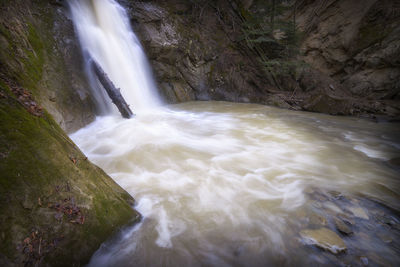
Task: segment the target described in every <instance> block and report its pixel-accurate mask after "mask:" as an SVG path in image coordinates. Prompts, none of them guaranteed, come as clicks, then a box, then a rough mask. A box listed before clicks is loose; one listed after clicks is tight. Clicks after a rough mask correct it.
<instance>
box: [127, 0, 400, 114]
mask: <svg viewBox="0 0 400 267" xmlns="http://www.w3.org/2000/svg"><path fill="white" fill-rule="evenodd" d="M120 2H121V3H122V4H123V5H125V6H126V7H128V10H129V13H130V16H131V20H132V24H133V27H134V30H135V31H136V32H137V33H138V34H139V36H140V37H141V41H142V44H143V46H144V47H145V49H146V52H147V54H148V56H149V58H150V61H151V63H152V66H153V69H154V73H155V76H156V78H157V80H158V83H159V87H160V91H161V92H162V94H163V95H164V97H165V99H166V100H167V101H168V102H171V103H175V102H183V101H188V100H227V101H235V102H253V103H262V104H269V105H275V106H279V107H284V108H290V109H295V110H307V111H315V112H323V113H329V114H334V115H366V114H369V115H368V116H375V115H385V116H389V117H392V118H397V117H398V116H399V112H400V111H399V109H398V107H399V83H398V81H399V79H398V78H399V69H398V58H399V57H398V55H399V45H398V42H399V36H400V34H399V21H400V20H399V15H398V1H376V0H370V1H366V2H365V3H364V1H350V0H332V1H313V0H310V1H296V5H297V10H296V12H297V29H298V30H299V32H301V33H302V35H303V36H304V37H303V38H302V40H301V43H300V44H299V48H300V50H301V53H300V54H299V55H298V56H297V57H295V58H293V59H291V61H292V62H294V64H298V65H300V66H301V68H299V69H298V70H296V71H295V73H289V71H287V70H284V69H283V68H282V67H281V66H277V67H275V68H274V69H273V70H272V72H273V73H271V72H268V71H265V70H263V68H262V66H261V65H260V62H259V61H260V60H259V59H260V56H259V55H258V54H257V52H256V51H254V50H252V49H249V47H248V46H246V43H245V42H244V40H243V25H244V23H246V19H249V20H250V19H251V17H252V16H254V14H256V13H257V12H259V8H258V6H257V5H259V2H263V1H228V0H219V1H201V0H198V1H181V0H173V1H156V0H153V1H127V0H121V1H120ZM264 2H265V1H264ZM290 15H291V14H290V13H287V14H284V15H283V16H287V19H288V20H289V19H290ZM275 49H278V50H279V49H280V44H279V42H278V41H277V40H274V42H270V43H268V44H266V45H264V53H265V54H266V55H267V57H268V60H270V61H271V62H273V61H274V60H275V59H276V58H278V59H279V55H277V53H275V51H274V50H275ZM371 114H373V115H371Z"/></svg>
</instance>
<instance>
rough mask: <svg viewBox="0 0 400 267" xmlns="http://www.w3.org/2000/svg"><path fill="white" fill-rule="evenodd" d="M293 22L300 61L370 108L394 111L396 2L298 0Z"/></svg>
mask: <svg viewBox="0 0 400 267" xmlns="http://www.w3.org/2000/svg"><path fill="white" fill-rule="evenodd" d="M298 24H299V28H300V29H301V30H302V31H303V32H304V33H305V39H304V41H303V43H302V45H301V49H302V51H303V54H304V56H303V57H302V58H303V59H304V60H305V62H307V63H308V64H310V65H311V66H312V67H313V68H315V69H317V70H319V71H321V72H322V73H323V74H325V75H326V76H328V77H330V78H332V79H333V80H334V81H335V82H336V83H338V84H340V86H341V87H342V88H343V90H345V91H346V92H347V93H348V95H349V97H348V99H352V98H353V100H354V101H358V104H360V105H361V106H364V108H366V109H367V110H368V111H369V112H371V113H378V114H379V113H383V114H388V115H396V114H397V115H398V114H399V109H398V108H399V107H400V105H399V100H400V68H399V66H400V1H392V0H387V1H386V0H384V1H377V0H366V1H349V0H347V1H346V0H331V1H303V2H302V3H301V5H300V6H299V15H298ZM361 108H363V107H361Z"/></svg>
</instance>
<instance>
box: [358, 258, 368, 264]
mask: <svg viewBox="0 0 400 267" xmlns="http://www.w3.org/2000/svg"><path fill="white" fill-rule="evenodd" d="M360 261H361V263H362V264H363V265H364V266H368V258H367V257H360Z"/></svg>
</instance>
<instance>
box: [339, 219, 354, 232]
mask: <svg viewBox="0 0 400 267" xmlns="http://www.w3.org/2000/svg"><path fill="white" fill-rule="evenodd" d="M335 226H336V229H338V231H339V232H341V233H343V234H346V235H351V234H352V233H353V231H352V230H351V229H350V227H349V226H347V225H346V223H345V222H343V221H342V220H340V219H335Z"/></svg>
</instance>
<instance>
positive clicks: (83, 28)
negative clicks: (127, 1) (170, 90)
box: [69, 0, 160, 115]
mask: <svg viewBox="0 0 400 267" xmlns="http://www.w3.org/2000/svg"><path fill="white" fill-rule="evenodd" d="M69 5H70V9H71V15H72V20H73V22H74V26H75V30H76V33H77V35H78V37H79V41H80V44H81V48H82V51H83V55H84V58H85V62H86V73H87V76H88V78H89V81H90V85H91V89H92V93H93V96H94V98H95V101H96V104H97V106H98V109H99V111H100V114H102V115H106V114H110V113H116V112H117V110H116V108H115V107H113V105H112V103H111V100H110V99H109V98H108V96H107V95H106V93H105V91H104V89H103V88H102V87H101V85H100V83H99V82H98V80H97V78H96V77H95V76H94V73H93V71H92V69H91V68H90V64H89V62H90V60H91V59H94V60H95V61H97V62H98V63H99V65H100V66H101V67H102V68H103V70H104V71H105V72H106V73H107V75H108V76H109V78H110V79H111V80H112V82H113V83H114V84H115V86H116V87H118V88H120V89H121V94H122V96H123V97H124V98H125V100H126V101H127V103H128V104H129V105H130V106H131V109H132V110H133V111H134V112H135V113H138V112H139V113H140V112H141V111H143V110H146V109H151V108H154V107H156V106H157V105H158V104H159V103H160V100H159V97H158V95H157V89H156V86H155V82H154V80H153V77H152V73H151V69H150V66H149V64H148V62H147V58H146V55H145V53H144V52H143V49H142V47H141V45H140V41H139V40H138V38H137V37H136V35H135V34H134V32H133V31H132V29H131V26H130V23H129V18H128V16H127V14H126V12H125V10H124V8H123V7H121V6H120V5H119V4H118V3H117V2H116V1H114V0H71V1H69Z"/></svg>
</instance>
